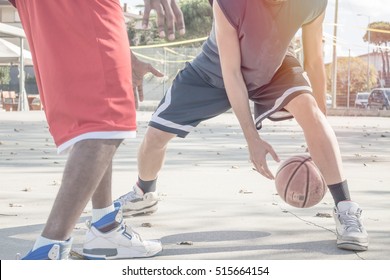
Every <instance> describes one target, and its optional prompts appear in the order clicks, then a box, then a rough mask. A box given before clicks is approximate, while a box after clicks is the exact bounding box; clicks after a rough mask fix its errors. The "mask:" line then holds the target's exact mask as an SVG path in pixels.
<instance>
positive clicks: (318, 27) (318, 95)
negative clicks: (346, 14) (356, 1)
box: [302, 12, 326, 114]
mask: <svg viewBox="0 0 390 280" xmlns="http://www.w3.org/2000/svg"><path fill="white" fill-rule="evenodd" d="M324 17H325V12H324V13H322V14H321V15H320V16H319V17H317V18H316V19H315V20H313V21H312V22H310V23H308V24H306V25H304V26H303V27H302V42H303V54H304V55H303V57H304V69H305V71H306V72H307V75H308V76H309V79H310V82H311V85H312V88H313V94H314V97H315V99H316V101H317V104H318V107H319V108H320V109H321V111H322V112H323V113H324V114H326V72H325V66H324V57H323V47H322V23H323V21H324Z"/></svg>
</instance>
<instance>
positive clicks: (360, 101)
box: [355, 92, 370, 108]
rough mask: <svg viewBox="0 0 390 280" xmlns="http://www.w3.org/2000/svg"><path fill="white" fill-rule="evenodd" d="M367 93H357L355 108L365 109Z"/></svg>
mask: <svg viewBox="0 0 390 280" xmlns="http://www.w3.org/2000/svg"><path fill="white" fill-rule="evenodd" d="M369 95H370V93H369V92H358V93H357V94H356V98H355V107H356V108H367V104H368V96H369Z"/></svg>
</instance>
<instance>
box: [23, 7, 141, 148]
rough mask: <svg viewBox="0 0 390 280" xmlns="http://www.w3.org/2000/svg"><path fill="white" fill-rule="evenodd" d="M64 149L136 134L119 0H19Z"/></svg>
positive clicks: (53, 126)
mask: <svg viewBox="0 0 390 280" xmlns="http://www.w3.org/2000/svg"><path fill="white" fill-rule="evenodd" d="M16 4H17V9H18V11H19V15H20V18H21V21H22V24H23V27H24V30H25V33H26V36H27V39H28V43H29V46H30V49H31V52H32V55H33V61H34V69H35V74H36V79H37V83H38V88H39V91H40V95H41V99H42V102H43V107H44V110H45V114H46V118H47V121H48V124H49V129H50V133H51V134H52V136H53V138H54V141H55V143H56V145H57V146H58V151H59V152H62V151H65V150H67V149H69V148H70V147H72V145H73V144H75V143H76V142H78V141H80V140H84V139H124V138H130V137H134V136H135V130H136V116H135V115H136V112H135V105H134V95H133V89H132V83H131V61H130V59H131V58H130V49H129V43H128V37H127V32H126V27H125V22H124V18H123V14H122V9H121V6H120V3H119V0H110V1H107V0H82V1H79V0H55V1H53V0H17V1H16Z"/></svg>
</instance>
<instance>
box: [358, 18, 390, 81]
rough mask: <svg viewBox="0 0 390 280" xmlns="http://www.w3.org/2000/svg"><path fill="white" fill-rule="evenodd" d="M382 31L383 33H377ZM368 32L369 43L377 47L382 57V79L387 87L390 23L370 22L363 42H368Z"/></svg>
mask: <svg viewBox="0 0 390 280" xmlns="http://www.w3.org/2000/svg"><path fill="white" fill-rule="evenodd" d="M378 30H383V32H381V31H378ZM368 32H370V43H373V44H375V45H376V46H377V50H378V51H379V52H380V54H381V57H382V78H384V79H385V81H386V83H387V85H389V84H390V62H389V61H390V59H389V47H390V23H389V22H383V21H379V22H372V23H370V24H369V25H368V30H367V31H366V33H365V34H364V36H363V40H364V41H365V42H367V41H368V38H369V36H368Z"/></svg>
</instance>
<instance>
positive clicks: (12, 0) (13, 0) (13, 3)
mask: <svg viewBox="0 0 390 280" xmlns="http://www.w3.org/2000/svg"><path fill="white" fill-rule="evenodd" d="M9 2H11V4H12V5H13V6H14V7H15V8H16V3H15V0H9Z"/></svg>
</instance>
